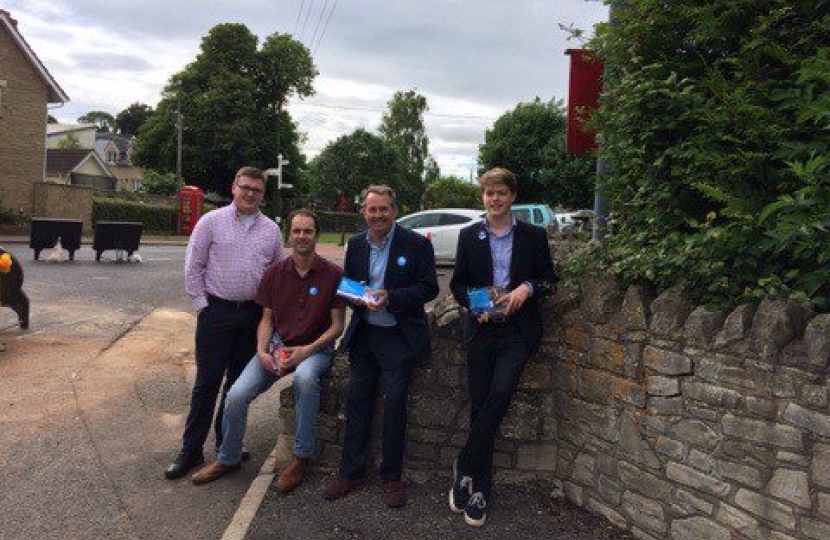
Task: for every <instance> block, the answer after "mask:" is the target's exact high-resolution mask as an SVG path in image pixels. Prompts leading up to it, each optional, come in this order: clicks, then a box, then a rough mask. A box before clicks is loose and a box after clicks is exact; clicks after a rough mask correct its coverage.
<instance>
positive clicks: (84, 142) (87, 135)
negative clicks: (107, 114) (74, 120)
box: [46, 124, 98, 150]
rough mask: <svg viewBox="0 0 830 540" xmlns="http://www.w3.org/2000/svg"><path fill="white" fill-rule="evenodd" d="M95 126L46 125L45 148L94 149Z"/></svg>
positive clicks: (96, 127)
mask: <svg viewBox="0 0 830 540" xmlns="http://www.w3.org/2000/svg"><path fill="white" fill-rule="evenodd" d="M97 129H98V126H96V125H95V124H46V148H88V149H90V150H91V149H93V148H95V135H96V131H97Z"/></svg>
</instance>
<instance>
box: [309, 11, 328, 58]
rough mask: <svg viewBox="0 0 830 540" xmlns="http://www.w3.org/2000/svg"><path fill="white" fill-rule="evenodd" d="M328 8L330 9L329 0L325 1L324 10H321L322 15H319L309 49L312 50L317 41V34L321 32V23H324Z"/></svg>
mask: <svg viewBox="0 0 830 540" xmlns="http://www.w3.org/2000/svg"><path fill="white" fill-rule="evenodd" d="M328 8H329V0H325V3H324V4H323V8H322V9H321V10H320V14H319V15H317V23H316V24H315V25H314V32H313V33H312V34H311V41H310V42H309V43H310V46H309V49H310V48H312V46H313V45H314V41H315V40H316V39H317V32H318V31H319V30H320V26H321V24H320V23H322V22H323V17H325V15H326V10H327V9H328Z"/></svg>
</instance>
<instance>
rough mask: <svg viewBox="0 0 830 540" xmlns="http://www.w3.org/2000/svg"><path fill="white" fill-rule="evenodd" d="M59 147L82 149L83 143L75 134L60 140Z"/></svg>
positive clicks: (68, 134) (69, 134)
mask: <svg viewBox="0 0 830 540" xmlns="http://www.w3.org/2000/svg"><path fill="white" fill-rule="evenodd" d="M57 146H58V148H80V147H81V141H79V140H78V136H77V135H75V134H74V133H67V134H66V135H64V136H63V137H61V138H60V139H59V140H58V143H57Z"/></svg>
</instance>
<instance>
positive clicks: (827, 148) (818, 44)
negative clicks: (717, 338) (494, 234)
mask: <svg viewBox="0 0 830 540" xmlns="http://www.w3.org/2000/svg"><path fill="white" fill-rule="evenodd" d="M617 7H619V8H620V9H617V10H616V12H615V18H616V24H614V25H610V24H603V25H600V27H599V28H598V32H597V38H596V39H595V40H594V43H593V47H594V48H595V49H596V50H597V52H598V53H599V55H600V56H601V57H602V58H603V59H604V61H605V66H606V74H605V91H604V95H603V97H602V100H601V107H600V109H599V111H598V112H597V114H596V115H595V123H596V126H597V127H598V128H599V131H600V134H601V143H602V152H603V155H604V156H605V157H606V158H607V159H608V160H609V163H610V166H611V173H610V175H609V177H608V179H607V181H606V190H607V193H608V195H609V198H610V201H611V205H612V211H613V213H614V215H615V216H616V217H615V221H616V224H617V225H616V228H615V234H614V236H613V237H612V238H611V239H610V241H609V242H608V243H607V245H606V246H604V247H603V249H602V250H601V251H600V252H599V253H598V258H599V259H600V260H601V261H603V262H604V263H605V264H606V265H607V267H608V268H609V269H611V270H612V271H614V272H616V273H618V274H619V275H620V276H621V277H622V278H623V280H624V281H626V282H645V283H651V284H654V285H656V286H657V287H659V288H662V287H667V286H670V285H674V284H677V283H681V282H682V283H684V284H685V285H686V287H687V290H688V291H689V292H691V293H692V294H694V295H696V296H697V298H699V299H700V300H702V301H705V302H708V303H710V304H713V305H721V306H723V305H730V304H734V303H736V302H742V301H748V300H752V299H756V298H759V297H761V296H764V295H768V294H774V295H787V296H792V297H796V298H801V299H803V300H806V301H809V302H811V303H812V304H813V306H815V307H818V308H819V309H823V310H827V309H830V274H828V272H827V267H828V262H830V242H828V227H830V220H828V212H827V209H828V208H830V170H828V168H829V167H830V115H828V114H827V111H828V110H830V48H828V45H827V44H828V43H830V1H828V0H816V1H813V2H793V1H792V0H762V1H758V0H711V1H708V2H703V3H701V2H698V1H696V0H676V1H675V2H663V1H660V0H640V1H638V2H625V3H621V4H620V6H617ZM592 264H596V261H595V262H594V263H592Z"/></svg>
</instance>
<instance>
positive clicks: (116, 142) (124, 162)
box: [95, 132, 143, 191]
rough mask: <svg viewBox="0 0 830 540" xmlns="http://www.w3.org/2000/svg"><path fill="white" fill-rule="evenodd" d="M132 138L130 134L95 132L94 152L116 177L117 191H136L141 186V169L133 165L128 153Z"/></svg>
mask: <svg viewBox="0 0 830 540" xmlns="http://www.w3.org/2000/svg"><path fill="white" fill-rule="evenodd" d="M133 139H134V137H133V136H132V135H120V134H118V133H108V132H104V133H98V134H96V140H95V153H96V154H98V157H99V158H101V160H102V161H103V162H104V163H106V165H107V168H108V169H109V170H110V172H111V173H112V174H113V175H114V176H115V177H116V178H117V179H118V190H119V191H138V189H139V188H140V187H141V181H142V179H143V172H142V169H141V168H140V167H136V166H135V165H133V163H132V159H131V155H130V154H131V152H132V147H133Z"/></svg>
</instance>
